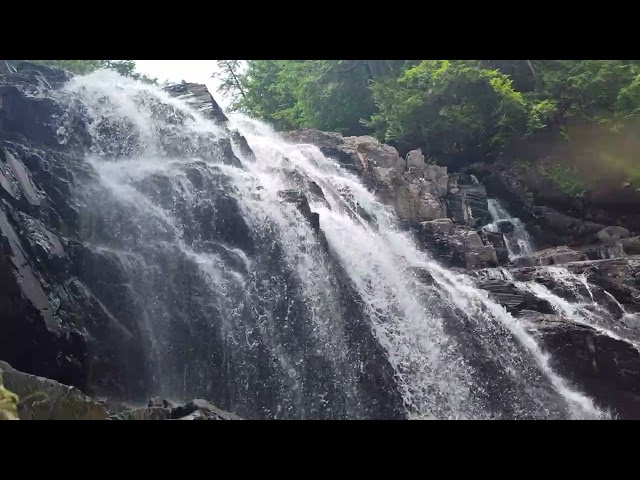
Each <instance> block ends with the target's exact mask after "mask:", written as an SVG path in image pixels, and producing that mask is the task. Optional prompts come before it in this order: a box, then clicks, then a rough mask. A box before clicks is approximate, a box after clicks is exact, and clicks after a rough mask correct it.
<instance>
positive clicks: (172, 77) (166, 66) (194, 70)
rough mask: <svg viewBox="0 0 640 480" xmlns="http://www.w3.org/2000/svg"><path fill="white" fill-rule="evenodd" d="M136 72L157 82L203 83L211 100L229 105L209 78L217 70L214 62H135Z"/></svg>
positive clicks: (215, 82)
mask: <svg viewBox="0 0 640 480" xmlns="http://www.w3.org/2000/svg"><path fill="white" fill-rule="evenodd" d="M135 62H136V70H137V71H138V72H140V73H145V74H147V75H149V76H150V77H154V78H157V79H158V81H159V82H163V81H167V80H168V81H170V82H181V81H182V80H185V81H186V82H193V83H204V84H205V85H206V86H207V88H208V89H209V91H210V92H211V94H212V95H213V98H215V100H216V101H217V102H218V103H220V105H222V106H223V107H225V106H227V104H228V103H229V102H228V101H227V100H226V99H223V98H221V97H220V94H219V93H218V91H217V88H218V81H217V80H216V79H215V78H211V74H212V73H213V72H215V71H216V70H217V66H216V61H215V60H136V61H135Z"/></svg>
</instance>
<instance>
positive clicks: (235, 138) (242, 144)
mask: <svg viewBox="0 0 640 480" xmlns="http://www.w3.org/2000/svg"><path fill="white" fill-rule="evenodd" d="M230 138H231V143H232V144H233V145H235V147H236V148H238V150H240V152H241V153H242V154H243V155H244V157H245V158H246V159H247V160H255V158H256V157H255V154H254V153H253V150H251V147H250V146H249V143H248V142H247V139H246V138H245V137H244V135H242V134H241V133H240V132H238V131H237V130H232V131H231V132H230Z"/></svg>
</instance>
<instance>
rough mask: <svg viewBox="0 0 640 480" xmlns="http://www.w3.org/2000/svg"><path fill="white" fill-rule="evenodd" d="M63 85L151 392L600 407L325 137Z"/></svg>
mask: <svg viewBox="0 0 640 480" xmlns="http://www.w3.org/2000/svg"><path fill="white" fill-rule="evenodd" d="M59 95H60V98H61V100H62V101H66V102H70V103H73V104H77V103H79V104H81V105H82V109H83V111H84V112H85V114H86V115H87V117H88V118H89V120H90V128H89V134H90V136H91V138H92V149H91V152H90V155H89V156H88V158H87V161H88V162H89V163H90V164H91V165H92V166H93V168H94V169H95V172H96V173H97V176H96V178H95V181H93V182H87V183H86V184H85V185H83V188H82V192H81V193H80V194H79V195H80V197H81V199H82V212H81V214H82V217H83V235H84V237H85V238H84V240H85V241H86V242H87V244H88V245H90V247H91V248H92V249H93V250H95V251H96V252H99V253H100V254H101V255H105V256H107V257H108V258H110V259H111V260H112V261H113V262H115V263H117V264H118V265H119V266H120V267H121V269H122V270H123V271H124V272H126V276H127V278H126V281H124V282H123V286H122V288H123V289H124V290H126V292H125V293H127V295H129V297H130V298H132V299H133V300H132V302H131V307H130V312H131V315H132V316H135V318H136V319H137V321H138V322H139V324H140V328H141V329H143V330H144V331H145V332H147V333H146V335H147V336H148V345H147V346H146V348H147V351H148V358H149V370H150V371H151V372H152V373H151V378H150V379H149V390H151V391H153V392H154V393H157V394H160V395H163V396H168V397H173V398H186V397H190V396H195V395H202V396H206V397H207V398H211V399H212V400H213V401H215V402H216V403H217V404H219V405H220V406H221V407H223V408H225V409H228V410H232V411H235V412H237V413H239V414H241V415H244V416H245V417H249V418H402V417H407V416H408V417H410V418H429V417H432V416H434V417H436V418H601V417H602V416H603V414H602V413H601V412H600V411H599V410H598V409H597V408H595V407H594V405H593V403H592V402H591V400H590V399H589V398H587V397H586V396H584V395H582V394H581V393H579V392H577V391H575V390H574V389H572V388H571V387H570V386H569V385H568V384H567V383H566V382H565V381H564V380H563V379H562V378H560V377H559V376H558V375H557V374H556V373H554V372H553V371H552V369H551V368H550V367H549V363H548V355H547V354H545V353H544V352H543V351H542V350H541V349H540V347H539V346H538V345H537V343H536V342H535V341H534V339H533V338H532V337H531V336H530V335H529V334H528V333H527V332H526V331H525V329H524V328H523V327H522V326H521V325H520V324H519V323H518V321H516V320H515V319H514V318H513V317H512V316H511V315H510V314H509V313H507V311H506V310H505V309H504V308H503V307H501V306H500V305H498V304H496V303H495V302H494V301H492V300H491V299H490V298H489V295H488V294H487V293H486V292H485V291H483V290H480V289H478V288H476V287H475V286H474V283H473V281H472V280H471V279H470V278H467V277H466V276H464V275H459V274H454V273H453V272H451V271H449V270H447V269H445V268H443V267H441V266H439V265H438V264H437V263H436V262H435V261H433V260H432V259H431V258H430V256H429V255H428V254H427V253H424V252H422V251H420V250H419V249H418V248H417V247H416V245H415V244H414V241H413V240H412V239H411V238H410V237H409V235H408V234H407V233H404V232H401V231H400V230H399V229H398V228H397V225H396V220H395V217H394V215H393V212H392V211H391V210H390V209H389V207H387V206H385V205H383V204H381V203H380V202H379V201H378V200H377V199H376V198H375V196H374V195H373V194H372V193H371V192H369V191H368V190H367V189H366V188H365V187H364V186H363V184H362V183H361V182H360V180H359V179H358V178H357V177H356V176H354V175H352V174H350V173H348V172H346V171H345V170H344V169H342V168H341V167H340V166H338V165H337V164H336V163H335V162H334V161H332V160H330V159H328V158H326V157H325V156H324V155H323V154H322V153H321V152H320V151H319V150H318V149H317V148H316V147H314V146H310V145H291V144H288V143H286V142H284V141H283V140H282V139H280V137H279V136H278V135H277V134H276V133H275V132H273V131H272V130H271V129H270V128H269V127H267V126H266V125H264V124H262V123H260V122H257V121H255V120H251V119H249V118H247V117H244V116H242V115H233V116H231V118H230V122H229V125H228V128H229V129H231V130H234V129H236V130H238V131H239V132H240V133H241V134H242V135H243V136H244V137H245V138H246V140H247V142H248V145H249V146H250V148H251V150H252V151H253V155H248V154H247V152H246V151H243V149H241V148H239V147H238V145H237V144H235V143H233V142H231V141H230V140H229V136H230V130H227V129H225V128H221V127H220V126H217V125H215V124H214V123H213V122H211V121H209V120H208V119H206V118H204V117H203V116H202V115H201V114H200V113H199V112H198V111H196V110H195V109H193V108H191V107H190V106H189V104H188V102H187V101H185V100H180V99H175V98H172V97H170V96H169V95H168V94H167V93H165V92H164V91H162V90H160V89H159V88H157V87H153V86H147V85H142V84H140V83H136V82H134V81H131V80H127V79H124V78H122V77H119V76H118V75H116V74H114V73H112V72H97V73H94V74H91V75H88V76H86V77H76V78H74V79H73V80H72V81H71V82H69V84H68V85H67V86H66V88H65V89H64V90H63V91H61V92H60V93H59ZM61 135H64V131H62V132H61ZM226 147H230V148H232V149H233V152H231V153H230V151H229V148H226ZM300 193H302V194H304V197H306V198H308V200H309V205H310V207H311V210H312V212H314V213H317V214H318V215H319V226H316V227H318V228H314V225H313V222H309V221H308V220H309V218H308V215H305V214H304V207H303V208H301V207H300V202H301V199H302V198H304V197H302V196H301V195H300ZM525 233H526V232H525ZM522 248H524V247H523V246H521V252H522V251H523V250H522ZM517 253H518V252H516V254H517ZM104 303H105V305H107V306H109V299H108V298H106V299H104ZM123 328H124V327H123ZM141 374H142V373H141Z"/></svg>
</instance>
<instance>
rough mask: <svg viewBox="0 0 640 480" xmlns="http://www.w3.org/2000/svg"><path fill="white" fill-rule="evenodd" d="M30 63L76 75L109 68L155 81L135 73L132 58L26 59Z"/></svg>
mask: <svg viewBox="0 0 640 480" xmlns="http://www.w3.org/2000/svg"><path fill="white" fill-rule="evenodd" d="M26 61H28V62H30V63H36V64H40V65H46V66H49V67H55V68H62V69H64V70H68V71H69V72H71V73H75V74H77V75H86V74H88V73H91V72H93V71H95V70H99V69H101V68H109V69H112V70H115V71H117V72H118V73H119V74H120V75H124V76H126V77H131V78H135V79H136V80H141V81H143V82H147V83H156V79H153V78H150V77H148V76H146V75H144V74H140V73H137V72H136V71H135V69H136V62H135V61H133V60H26Z"/></svg>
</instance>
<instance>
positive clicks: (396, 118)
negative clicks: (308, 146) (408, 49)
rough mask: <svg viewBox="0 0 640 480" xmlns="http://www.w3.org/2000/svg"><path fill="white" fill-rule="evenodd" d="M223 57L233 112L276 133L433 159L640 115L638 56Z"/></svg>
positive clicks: (496, 149)
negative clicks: (375, 142) (412, 151)
mask: <svg viewBox="0 0 640 480" xmlns="http://www.w3.org/2000/svg"><path fill="white" fill-rule="evenodd" d="M219 62H235V63H233V64H229V63H227V65H226V67H227V68H226V69H221V70H220V72H219V73H218V76H220V77H221V79H222V82H223V85H225V90H224V93H225V94H226V95H229V96H231V97H232V108H234V109H237V110H241V111H244V112H246V113H247V114H249V115H252V116H255V117H258V118H261V119H263V120H266V121H268V122H270V123H272V124H273V125H274V126H275V127H276V128H278V129H296V128H316V129H319V130H329V131H337V132H341V133H343V134H346V135H360V134H371V135H374V136H376V137H377V138H378V139H379V140H381V141H385V142H389V143H391V144H394V145H396V146H398V145H400V146H406V147H407V148H416V147H420V148H422V150H423V152H424V153H425V154H426V155H427V156H428V157H429V158H431V159H433V160H434V161H439V160H442V159H445V158H446V157H448V156H451V155H455V154H457V153H461V152H465V153H466V154H470V155H474V156H476V155H477V156H479V158H492V157H496V156H498V155H500V154H501V153H502V152H503V151H504V149H505V147H507V146H508V145H510V144H511V143H512V142H513V141H514V139H518V140H522V139H527V138H529V137H530V136H532V135H533V134H535V133H536V132H539V131H541V130H557V131H558V132H563V131H564V129H565V126H566V125H567V124H571V123H572V122H575V121H579V122H583V123H589V124H597V125H605V126H607V128H610V129H613V130H615V129H620V128H623V126H624V125H625V124H627V123H628V121H629V120H632V119H634V118H635V117H636V116H637V114H638V113H639V112H640V61H637V60H418V61H415V60H250V61H247V62H246V63H244V64H241V63H240V62H238V61H225V60H223V61H219ZM231 77H233V79H232V80H231ZM225 82H226V83H225Z"/></svg>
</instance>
